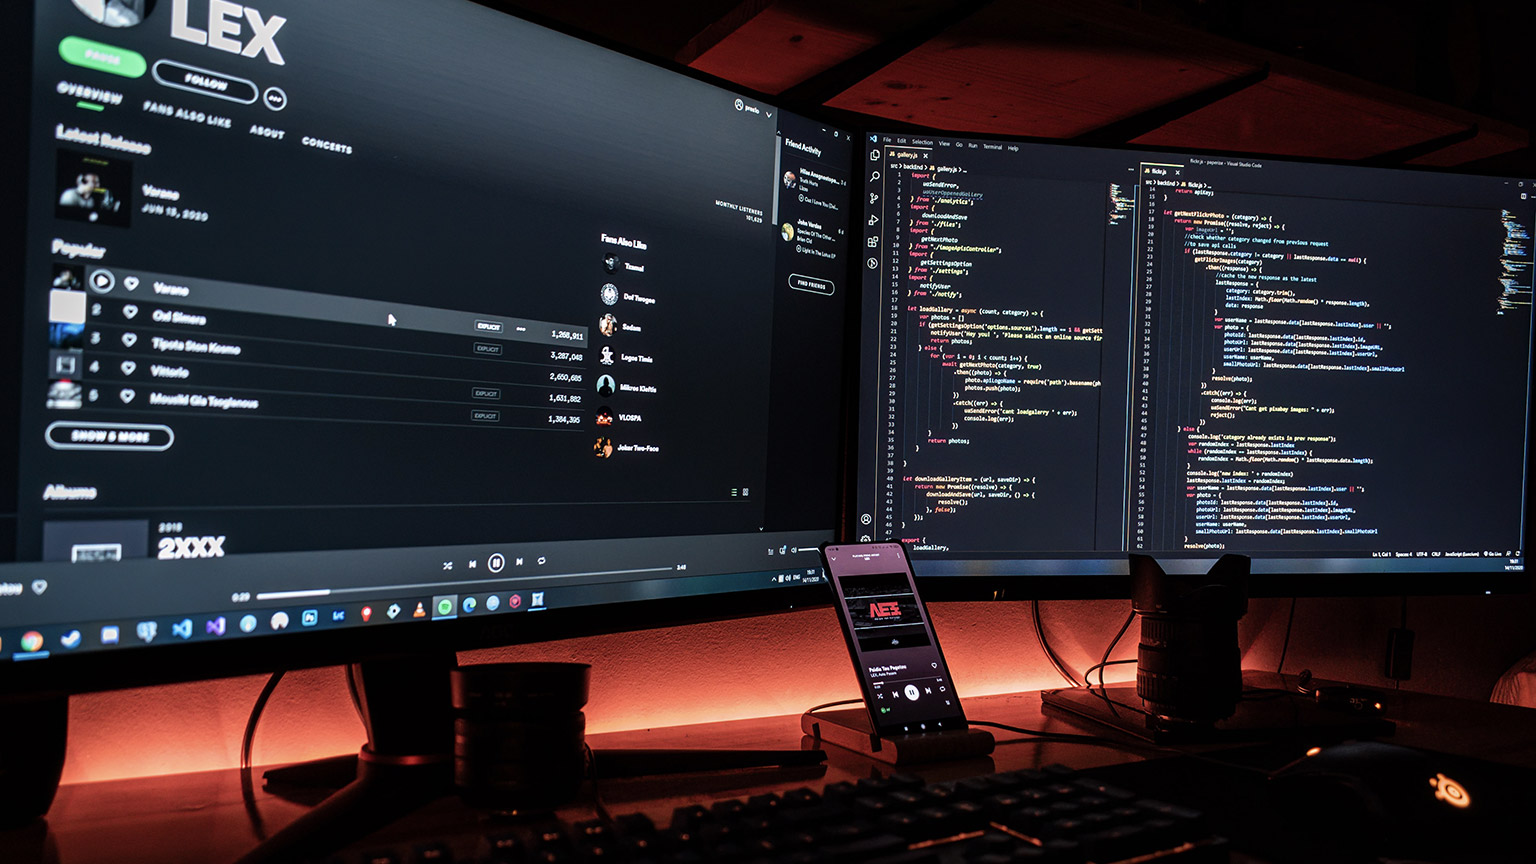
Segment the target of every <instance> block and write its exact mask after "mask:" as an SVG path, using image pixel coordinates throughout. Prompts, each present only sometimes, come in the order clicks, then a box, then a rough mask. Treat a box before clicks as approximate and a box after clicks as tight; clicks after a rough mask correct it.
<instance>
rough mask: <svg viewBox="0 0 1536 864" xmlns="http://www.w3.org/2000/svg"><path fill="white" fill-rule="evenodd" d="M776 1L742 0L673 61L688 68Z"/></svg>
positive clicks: (688, 43) (686, 45)
mask: <svg viewBox="0 0 1536 864" xmlns="http://www.w3.org/2000/svg"><path fill="white" fill-rule="evenodd" d="M774 2H775V0H742V2H740V3H738V4H736V6H735V7H734V8H732V9H731V10H730V11H728V12H726V13H725V14H724V15H722V16H720V19H719V20H718V21H715V22H714V23H712V24H710V25H709V26H707V27H705V28H704V29H703V30H701V31H699V32H698V34H697V35H695V36H694V37H693V38H692V39H689V40H688V42H687V44H685V45H684V46H683V47H682V48H679V49H678V51H677V54H676V55H674V56H673V57H672V59H673V60H676V61H677V62H679V63H681V64H683V65H684V66H687V65H688V64H689V63H692V62H693V61H695V60H697V59H699V57H701V56H703V54H704V52H706V51H708V50H709V49H711V48H713V47H715V46H716V45H719V44H720V43H721V42H724V41H725V40H726V39H727V38H729V37H730V35H731V34H732V33H735V32H736V31H737V30H740V29H741V27H742V25H744V24H746V23H747V22H748V21H751V20H752V19H753V18H756V17H757V16H758V15H761V14H762V13H763V11H764V10H766V9H767V8H768V7H769V6H772V5H773V4H774Z"/></svg>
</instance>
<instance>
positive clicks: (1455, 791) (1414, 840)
mask: <svg viewBox="0 0 1536 864" xmlns="http://www.w3.org/2000/svg"><path fill="white" fill-rule="evenodd" d="M1532 773H1533V772H1529V771H1526V770H1524V769H1519V768H1512V767H1510V766H1501V765H1495V764H1493V763H1488V762H1482V761H1480V760H1475V759H1469V758H1465V757H1455V756H1451V755H1448V754H1443V753H1434V752H1430V751H1426V750H1417V749H1413V748H1409V747H1402V746H1398V745H1395V744H1385V743H1382V742H1379V741H1351V742H1347V743H1343V744H1336V745H1333V746H1329V747H1322V748H1312V749H1311V750H1309V751H1307V754H1306V755H1304V756H1302V757H1301V758H1299V759H1297V760H1296V761H1294V762H1292V763H1290V764H1289V765H1286V766H1285V767H1283V768H1281V769H1280V770H1278V771H1276V772H1275V773H1274V774H1273V775H1271V777H1270V782H1269V787H1270V793H1271V796H1272V799H1273V803H1274V804H1275V805H1276V806H1277V807H1278V808H1279V810H1280V811H1281V814H1282V815H1283V817H1284V818H1285V819H1286V820H1287V824H1288V825H1289V826H1290V828H1291V829H1292V830H1293V831H1296V832H1306V836H1308V837H1309V838H1310V841H1311V842H1309V843H1308V844H1307V845H1308V847H1309V848H1310V849H1311V850H1312V851H1311V853H1309V855H1308V857H1309V859H1310V860H1314V861H1319V862H1356V861H1379V860H1382V859H1391V860H1408V861H1426V862H1444V864H1453V862H1455V864H1460V862H1479V864H1485V862H1486V864H1493V862H1504V861H1511V862H1513V861H1520V862H1525V864H1529V862H1531V861H1533V860H1536V849H1533V847H1532V845H1531V842H1530V840H1529V838H1524V839H1522V838H1520V837H1517V836H1516V835H1517V834H1518V833H1519V831H1518V830H1517V826H1521V825H1523V824H1524V822H1523V820H1527V819H1529V818H1530V816H1531V813H1530V812H1529V809H1528V808H1529V805H1530V803H1531V801H1532V800H1533V797H1532V796H1533V791H1532V790H1533V788H1536V787H1533V786H1531V785H1530V783H1531V778H1530V776H1529V775H1531V774H1532Z"/></svg>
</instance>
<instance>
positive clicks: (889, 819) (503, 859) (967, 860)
mask: <svg viewBox="0 0 1536 864" xmlns="http://www.w3.org/2000/svg"><path fill="white" fill-rule="evenodd" d="M1227 845H1228V844H1227V841H1226V839H1225V838H1223V837H1220V836H1217V835H1216V834H1215V833H1213V831H1212V830H1211V828H1210V826H1209V825H1208V823H1207V820H1206V819H1205V817H1204V816H1203V815H1202V814H1201V813H1200V812H1198V811H1196V810H1192V809H1189V808H1186V807H1181V806H1178V805H1175V804H1170V803H1167V802H1164V801H1158V800H1154V799H1151V798H1147V797H1144V796H1143V795H1140V794H1137V793H1134V792H1131V791H1128V790H1126V789H1121V788H1118V787H1116V786H1113V785H1110V784H1108V783H1103V782H1100V781H1098V780H1095V779H1093V777H1091V776H1090V775H1087V774H1084V773H1082V772H1078V771H1074V770H1071V769H1068V768H1065V767H1062V766H1056V765H1053V766H1046V767H1045V768H1043V769H1041V770H1038V771H1037V770H1024V771H1009V772H1005V773H1000V774H990V775H983V776H977V777H971V778H967V779H964V780H956V781H947V782H938V783H927V782H924V781H923V780H922V779H920V778H918V777H914V776H910V775H902V774H898V775H895V776H892V777H883V778H871V779H864V780H859V781H858V782H856V783H853V782H839V783H832V784H828V785H827V786H826V787H825V788H824V789H823V790H821V791H820V792H817V791H815V790H813V789H810V788H800V789H794V790H791V791H788V792H784V793H782V794H777V793H775V794H763V795H754V796H751V797H748V798H743V799H730V800H722V801H711V802H708V803H698V804H691V805H687V806H683V807H678V808H677V809H676V810H674V811H673V813H672V815H671V818H670V819H669V820H666V821H665V823H664V824H658V823H657V822H656V821H653V820H652V819H651V818H650V817H648V816H646V815H645V814H642V813H628V814H621V815H617V816H614V817H613V818H611V819H605V820H600V819H592V820H587V821H579V822H572V823H555V822H553V821H552V822H549V823H545V824H538V823H533V824H526V825H518V826H510V827H504V828H497V829H491V830H488V831H486V832H484V833H483V835H481V836H477V837H456V838H454V839H453V840H447V839H444V840H435V841H425V842H413V843H412V844H410V845H408V846H398V847H393V848H380V849H370V850H364V851H361V852H358V853H356V854H348V855H342V856H338V857H336V858H333V859H331V860H332V861H334V862H336V864H443V862H465V861H469V862H475V864H599V862H656V864H662V862H690V864H712V862H752V864H757V862H763V864H767V862H794V864H819V862H869V864H929V862H931V864H1012V862H1042V864H1054V862H1061V864H1085V862H1093V864H1110V862H1122V861H1123V862H1130V861H1135V862H1145V861H1153V860H1155V861H1157V862H1159V864H1164V862H1179V864H1188V862H1196V864H1206V862H1226V861H1227V860H1228V850H1227Z"/></svg>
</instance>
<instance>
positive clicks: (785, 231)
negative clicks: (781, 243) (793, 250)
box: [779, 222, 795, 240]
mask: <svg viewBox="0 0 1536 864" xmlns="http://www.w3.org/2000/svg"><path fill="white" fill-rule="evenodd" d="M779 233H780V234H782V235H784V239H785V240H793V239H795V226H793V225H791V224H789V223H788V222H785V223H784V227H783V228H780V229H779Z"/></svg>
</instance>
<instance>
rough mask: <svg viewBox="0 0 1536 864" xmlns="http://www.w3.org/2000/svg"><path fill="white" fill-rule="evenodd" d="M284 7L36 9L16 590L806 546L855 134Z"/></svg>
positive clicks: (459, 17)
mask: <svg viewBox="0 0 1536 864" xmlns="http://www.w3.org/2000/svg"><path fill="white" fill-rule="evenodd" d="M258 4H259V8H258V6H244V7H242V6H239V5H237V4H231V3H221V2H214V0H176V2H168V0H163V2H160V3H154V4H148V5H147V7H146V8H144V9H142V10H128V12H120V11H112V10H111V8H110V7H111V4H109V9H108V11H107V12H103V13H101V14H99V15H93V14H91V13H90V12H89V11H88V10H86V9H85V7H87V6H89V5H90V4H82V3H70V2H68V0H61V2H46V3H38V4H37V7H36V11H35V17H36V30H35V34H34V41H33V52H32V53H33V59H32V63H33V68H32V75H33V81H32V88H31V112H32V116H31V123H30V129H29V135H30V140H29V143H30V160H31V165H30V168H31V170H30V176H31V177H32V181H31V184H30V187H29V190H28V203H27V207H28V211H27V221H28V226H29V233H28V236H27V238H26V240H25V250H26V270H25V273H26V277H25V278H26V280H27V287H26V289H25V292H24V294H25V300H24V303H25V309H24V312H23V314H24V316H25V317H24V320H25V322H26V323H25V326H24V328H23V337H24V339H25V346H24V351H23V356H24V359H25V366H24V370H23V371H24V374H23V376H22V382H23V385H22V389H21V392H20V399H21V404H20V408H21V411H20V420H19V421H18V422H19V427H18V428H19V433H18V434H19V437H20V440H21V445H22V458H21V461H20V469H19V485H20V488H21V489H23V490H27V491H26V492H24V493H23V502H22V506H21V508H20V512H19V514H18V528H17V538H18V539H17V547H18V548H17V557H18V558H19V559H20V560H22V561H59V562H63V561H70V562H75V563H78V564H84V565H91V566H97V565H100V567H101V568H105V567H112V566H113V565H116V564H118V563H122V562H132V561H133V560H135V559H139V560H143V559H149V560H153V561H167V562H171V561H174V562H181V563H177V564H174V565H172V564H167V565H165V566H164V567H163V568H161V569H160V571H158V573H157V576H158V574H160V573H166V572H169V571H176V572H189V571H190V570H192V569H198V568H203V567H205V566H213V565H217V564H219V562H223V561H225V560H226V559H227V558H239V557H240V556H243V555H248V554H262V553H281V554H286V553H319V554H325V553H327V552H328V550H369V549H391V548H405V547H420V548H426V547H453V546H458V545H466V544H477V543H485V542H487V541H488V540H493V541H495V542H509V543H517V542H532V541H540V540H547V539H550V538H554V539H558V540H573V541H575V540H587V539H595V538H605V539H606V538H645V537H658V536H660V537H669V536H679V537H681V536H699V535H722V536H723V535H741V536H751V537H753V538H754V539H753V544H752V546H753V548H754V549H757V548H758V547H759V546H760V545H764V544H759V543H758V541H757V540H756V539H755V538H757V537H760V536H766V534H768V533H771V532H774V531H776V530H777V531H781V532H782V531H789V530H798V529H802V528H805V527H806V526H805V525H804V524H802V523H804V522H805V521H807V519H808V517H806V516H805V515H803V511H804V509H805V508H803V507H799V506H798V505H799V503H800V502H799V501H798V500H797V499H796V495H797V494H798V493H790V494H782V493H780V492H779V490H780V489H781V488H782V489H793V490H798V489H800V488H802V487H805V486H810V487H812V488H817V487H816V484H830V482H831V481H830V480H823V479H820V477H819V476H812V475H810V474H809V473H808V472H811V471H820V469H821V468H822V466H821V465H820V464H819V463H817V462H816V461H815V460H814V459H811V460H806V459H801V458H797V457H798V456H799V455H800V451H801V450H802V449H806V447H807V445H803V444H797V443H789V442H795V441H796V440H797V439H799V438H803V437H804V436H803V435H800V436H797V435H795V434H793V433H795V432H796V431H797V430H800V429H802V428H803V427H802V425H801V424H808V425H810V426H811V427H817V426H819V425H822V424H821V422H820V421H821V416H822V415H821V414H820V413H818V412H822V411H823V410H825V413H826V416H827V418H828V419H830V418H831V417H834V416H835V404H831V403H832V402H834V401H835V399H836V394H835V393H834V392H833V391H834V390H835V384H834V385H830V386H828V387H825V388H823V387H821V386H820V385H819V384H817V383H815V382H817V381H823V380H826V381H831V380H833V379H834V378H835V376H836V374H837V372H836V370H837V360H838V348H837V337H838V334H839V333H840V331H841V312H840V311H839V310H840V307H841V297H842V296H843V295H842V294H841V293H840V292H839V291H838V290H837V285H836V284H835V282H837V281H841V280H842V279H843V278H844V277H843V276H842V273H843V262H844V259H843V257H842V255H843V249H844V248H845V246H846V238H845V237H844V236H843V233H844V231H843V228H842V227H841V226H842V225H843V223H844V220H845V219H846V213H847V208H848V203H849V202H848V191H847V180H848V177H847V170H848V169H847V164H848V157H849V152H850V148H851V142H850V141H849V139H848V137H847V136H846V134H845V133H840V134H838V135H836V136H835V137H834V134H833V132H834V130H831V129H826V128H822V127H820V126H819V125H816V124H810V122H809V121H808V120H805V119H804V118H799V117H795V116H794V115H786V114H783V113H782V112H779V111H775V110H771V109H769V108H766V107H763V106H759V105H757V104H755V103H753V102H752V101H751V100H746V99H742V98H737V96H736V94H734V93H731V92H728V91H725V90H722V89H720V88H716V87H713V86H711V85H709V84H706V83H704V82H700V81H696V80H693V79H691V78H687V77H686V76H679V75H676V74H675V73H672V72H669V71H667V70H662V69H658V68H655V67H652V66H649V65H646V64H644V63H641V62H639V61H635V60H633V59H632V58H628V57H623V56H621V55H618V54H614V53H612V52H608V51H604V50H602V49H598V48H596V47H595V46H591V45H588V44H586V43H583V42H580V41H578V40H575V39H571V38H568V37H565V36H560V35H557V34H552V33H550V32H549V31H546V30H543V29H541V28H537V27H535V26H533V25H531V24H528V23H526V22H522V21H518V20H515V19H512V18H508V17H507V16H505V15H502V14H500V13H497V12H495V11H493V10H489V9H486V8H484V7H481V6H478V5H475V4H472V3H468V2H464V3H457V2H447V0H444V2H440V3H433V4H418V3H415V2H409V0H328V2H326V3H304V2H297V0H258ZM130 5H132V4H130ZM98 8H100V7H99V4H98ZM792 277H793V278H792ZM844 288H846V286H844ZM834 298H836V299H834ZM791 345H792V346H793V347H794V350H792V351H791V350H781V346H791ZM822 346H825V347H822ZM780 358H782V362H781V359H780ZM823 391H825V392H823ZM770 394H771V398H772V399H774V400H781V401H783V402H784V403H785V404H789V403H791V402H793V403H794V404H795V406H796V409H797V411H800V410H804V411H805V412H807V413H804V414H800V413H797V412H796V411H778V412H772V411H770V405H769V402H770ZM802 397H803V398H802ZM824 402H825V403H828V404H826V405H823V404H822V403H824ZM781 442H785V443H781ZM797 448H799V449H797ZM828 449H829V448H828ZM827 458H830V457H827ZM805 465H809V466H810V467H802V466H805ZM821 473H822V474H824V475H825V476H826V477H828V478H830V477H831V476H832V472H831V471H830V470H827V471H824V472H821ZM776 493H778V494H776ZM827 500H829V501H830V500H831V496H830V495H829V496H827ZM829 509H830V508H829ZM816 521H817V522H818V524H830V514H827V518H820V517H817V518H816ZM759 532H762V533H759ZM769 545H773V546H778V545H780V544H779V543H773V544H769ZM757 554H759V555H761V554H762V552H761V550H760V549H759V551H758V553H757ZM443 557H447V556H443ZM462 557H468V556H462ZM481 557H483V556H481ZM620 557H622V555H620ZM431 559H432V556H430V555H426V556H424V557H423V560H424V561H425V562H426V563H425V565H424V566H426V567H428V568H429V569H431V568H435V567H436V566H437V564H436V562H435V561H433V560H431ZM314 560H315V561H316V562H317V563H315V564H314V568H313V569H314V571H315V572H318V573H323V574H324V575H326V577H327V578H333V576H334V574H337V573H338V572H341V573H343V574H344V576H345V574H347V573H350V572H351V571H350V570H347V568H340V567H337V566H335V565H334V564H327V563H325V562H319V559H318V558H316V559H314ZM531 560H532V559H531V558H530V561H531ZM518 563H519V564H521V561H518ZM672 563H673V562H670V561H662V562H661V564H660V565H658V568H657V570H656V572H661V571H662V570H668V571H669V572H670V566H671V564H672ZM447 566H448V565H447V564H446V563H445V564H444V568H445V570H446V568H447ZM460 566H461V567H463V566H464V563H463V562H462V561H461V562H460ZM532 566H533V565H532V564H530V565H529V567H530V568H531V567H532ZM131 569H133V568H130V567H123V568H119V569H118V570H116V571H114V575H118V576H122V575H124V574H125V573H126V572H127V571H128V570H131ZM589 569H593V570H606V569H613V568H609V567H603V566H593V567H591V568H589ZM696 569H697V568H696ZM720 569H721V570H722V572H729V565H721V568H720ZM515 570H517V568H516V566H514V565H509V572H511V571H515ZM678 570H681V568H680V567H679V568H678ZM271 572H273V573H279V572H280V573H281V574H282V575H283V578H288V576H290V575H291V574H293V573H295V572H296V571H295V570H293V569H292V568H290V567H284V568H282V570H281V571H278V570H273V571H271ZM433 572H436V571H433ZM692 572H693V571H690V575H692ZM101 573H102V570H101V569H97V570H96V571H94V572H93V575H95V576H100V575H101ZM274 578H276V577H274ZM334 578H343V576H334ZM346 578H350V577H349V576H347V577H346ZM357 578H359V579H363V578H365V576H363V575H359V576H358V577H357ZM366 578H369V579H374V577H373V576H371V575H369V576H367V577H366ZM444 578H446V577H444ZM293 579H294V580H295V581H296V582H298V583H299V586H300V587H308V586H309V582H306V581H304V580H302V579H299V577H297V576H294V577H293ZM310 581H313V580H310ZM376 581H377V580H376V579H374V582H376ZM367 584H374V583H372V582H370V583H367ZM206 585H207V582H206V580H188V585H187V586H186V588H187V590H189V591H205V593H206V594H207V596H206V598H205V599H206V600H207V601H213V600H218V599H219V597H220V596H223V597H226V598H227V597H229V596H231V595H232V594H238V593H240V592H233V591H231V590H228V589H226V590H224V591H223V593H222V595H221V594H220V593H219V592H218V591H214V590H211V589H208V588H206V587H205V586H206ZM230 587H231V588H239V589H241V591H244V589H245V588H246V587H248V586H247V585H246V583H245V582H241V583H240V584H239V585H233V586H230ZM254 587H256V588H258V589H259V588H260V587H262V586H261V585H256V586H254ZM279 587H283V586H279ZM56 593H57V592H56Z"/></svg>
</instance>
